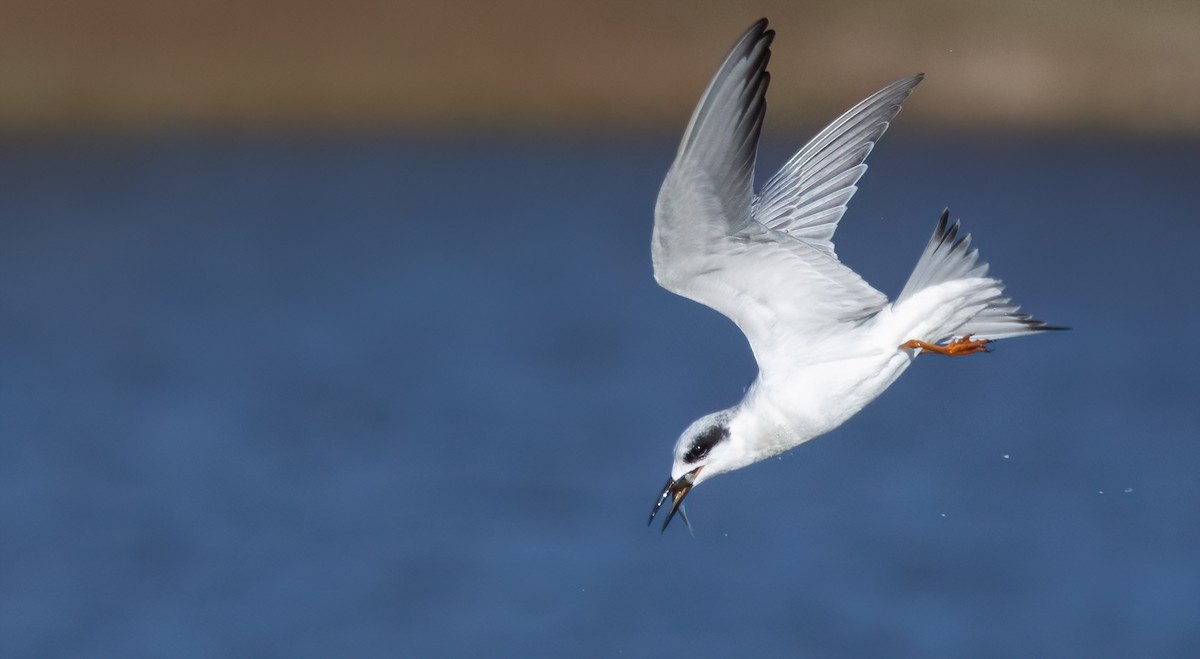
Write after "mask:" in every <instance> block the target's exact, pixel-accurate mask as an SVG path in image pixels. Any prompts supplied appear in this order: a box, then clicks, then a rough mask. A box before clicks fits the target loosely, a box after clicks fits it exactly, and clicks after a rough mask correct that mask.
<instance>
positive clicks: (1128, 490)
mask: <svg viewBox="0 0 1200 659" xmlns="http://www.w3.org/2000/svg"><path fill="white" fill-rule="evenodd" d="M1132 491H1133V488H1132V487H1127V488H1125V494H1129V493H1130V492H1132Z"/></svg>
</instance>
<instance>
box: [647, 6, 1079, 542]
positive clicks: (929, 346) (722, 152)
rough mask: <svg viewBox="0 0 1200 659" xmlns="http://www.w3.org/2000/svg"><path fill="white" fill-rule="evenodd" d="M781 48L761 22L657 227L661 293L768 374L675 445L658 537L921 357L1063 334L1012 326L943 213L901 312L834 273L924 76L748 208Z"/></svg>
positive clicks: (803, 155) (856, 119)
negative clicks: (730, 333) (854, 201)
mask: <svg viewBox="0 0 1200 659" xmlns="http://www.w3.org/2000/svg"><path fill="white" fill-rule="evenodd" d="M774 36H775V33H774V31H772V30H768V29H767V21H766V19H762V20H760V21H758V22H757V23H755V24H754V25H753V26H752V27H751V28H750V29H749V30H748V31H747V32H746V33H745V35H743V36H742V38H741V39H739V40H738V42H737V43H736V44H735V45H734V47H733V50H732V51H730V53H729V55H728V56H727V57H726V58H725V61H724V63H722V64H721V68H720V69H719V70H718V71H717V74H716V75H715V76H714V77H713V79H712V82H710V83H709V85H708V89H707V90H706V91H705V92H704V95H703V96H701V97H700V102H699V104H698V105H697V106H696V110H695V112H694V113H693V115H692V119H691V121H690V122H689V123H688V126H687V130H686V131H685V132H684V135H683V141H682V143H681V144H680V146H679V152H678V153H677V155H676V156H675V161H674V163H673V164H672V165H671V168H670V170H668V172H667V176H666V180H665V181H664V182H663V185H662V190H661V191H660V192H659V195H658V203H657V206H656V208H655V212H654V236H653V240H652V246H651V250H652V255H653V259H654V277H655V279H656V280H658V283H659V284H660V285H662V287H663V288H665V289H667V290H669V291H671V292H673V293H676V294H678V295H681V296H683V297H686V298H689V299H692V300H695V301H696V302H699V303H701V304H703V305H706V306H708V307H711V308H712V309H714V310H716V311H718V312H720V313H722V314H724V315H725V316H727V317H729V318H730V319H731V320H732V321H733V322H734V323H736V324H737V326H738V327H739V328H740V329H741V330H742V332H743V333H744V334H745V335H746V338H747V339H748V340H749V342H750V347H751V349H752V350H753V352H754V358H755V360H756V361H757V362H758V368H759V372H758V376H757V378H756V379H755V380H754V382H753V384H751V385H750V387H749V389H747V391H746V394H745V396H744V397H743V398H742V400H741V402H739V403H738V404H737V405H734V406H733V407H730V408H728V409H724V410H721V411H719V412H714V413H712V414H708V415H706V416H703V417H701V418H700V419H698V420H696V421H695V422H694V423H692V424H691V425H690V426H688V428H687V430H685V431H684V432H683V434H682V435H681V436H680V437H679V440H678V441H677V442H676V444H675V454H674V462H673V464H672V467H671V476H670V478H669V479H668V480H667V484H666V486H665V487H664V488H663V490H662V493H661V495H660V496H659V498H658V500H657V503H656V504H655V505H654V508H653V509H652V510H651V512H650V520H651V521H653V519H654V516H655V514H657V513H658V511H659V509H660V508H661V507H662V505H663V503H664V502H665V501H666V500H667V499H668V498H671V499H672V505H671V508H670V513H669V514H668V515H667V517H666V519H665V520H664V522H663V525H662V528H663V530H666V527H667V524H669V523H670V522H671V519H672V518H673V517H674V515H675V513H676V511H681V510H682V508H681V504H682V503H683V499H684V497H685V496H687V494H688V492H689V491H691V489H692V488H693V487H695V486H696V485H699V484H700V483H702V482H703V481H705V480H707V479H709V478H712V477H713V476H716V475H718V474H723V473H725V472H729V471H733V470H734V469H740V468H742V467H745V466H747V465H750V464H753V463H755V462H758V461H760V460H765V459H766V458H769V457H771V456H774V455H777V454H779V453H782V452H783V451H787V450H788V449H791V448H793V447H795V446H797V445H798V444H801V443H803V442H806V441H808V440H810V439H812V438H814V437H817V436H820V435H823V434H825V433H827V432H829V431H831V430H833V429H834V428H836V427H838V426H839V425H841V424H842V423H843V422H845V421H846V420H847V419H849V418H850V417H851V416H853V415H854V414H855V413H857V412H858V411H859V410H861V409H862V408H863V406H865V405H866V404H867V403H869V402H871V401H872V400H874V399H875V398H876V397H877V396H879V394H881V393H882V392H883V391H884V389H887V387H888V386H889V385H891V384H892V382H894V381H895V380H896V378H897V377H899V376H900V374H901V373H903V372H904V370H905V369H906V368H908V366H909V365H910V364H911V363H912V362H913V360H914V359H916V357H917V355H919V354H921V353H922V352H932V353H940V354H945V355H966V354H972V353H975V352H982V351H986V350H987V348H986V345H987V344H988V343H989V342H991V341H993V340H996V339H1003V338H1008V337H1014V336H1022V335H1026V334H1036V333H1038V332H1042V331H1045V330H1052V329H1064V328H1059V327H1051V326H1048V325H1046V324H1045V323H1043V322H1042V321H1039V320H1034V319H1032V318H1030V317H1029V316H1028V315H1026V314H1023V313H1019V312H1018V310H1017V306H1016V305H1014V304H1012V303H1011V301H1010V300H1009V298H1007V297H1005V296H1004V285H1003V284H1002V283H1001V282H1000V280H998V279H996V278H994V277H989V276H988V275H987V268H988V267H987V265H986V264H985V263H983V262H982V261H980V260H979V257H978V251H977V250H973V249H971V248H970V243H971V241H970V236H967V235H964V236H961V237H960V236H959V226H958V223H957V222H955V223H954V225H953V226H947V219H948V216H949V214H948V212H944V213H943V214H942V216H941V218H940V219H939V220H938V224H937V228H936V229H935V230H934V232H933V237H932V238H931V239H930V240H929V244H928V245H927V246H926V247H925V251H924V253H923V254H921V257H920V259H919V260H918V261H917V265H916V268H915V269H914V270H913V273H912V275H911V276H910V277H909V279H908V283H907V284H905V286H904V289H903V290H902V291H901V293H900V295H899V297H897V298H896V300H895V301H893V302H889V301H888V299H887V297H886V296H884V295H883V294H882V293H880V292H879V291H877V290H875V289H874V288H872V287H871V286H870V284H868V283H867V282H866V281H864V280H863V279H862V278H861V277H860V276H858V274H856V273H855V272H854V271H853V270H851V269H850V268H848V267H846V266H845V265H843V264H842V263H841V262H840V261H838V258H837V255H836V254H835V253H834V249H833V243H832V242H831V240H832V238H833V232H834V230H835V229H837V224H838V220H840V219H841V217H842V213H844V212H845V210H846V203H847V202H848V201H849V200H850V197H851V196H853V195H854V192H855V190H857V187H856V186H855V184H856V183H857V181H858V179H859V177H861V176H862V174H863V172H864V171H866V168H867V166H866V165H865V164H864V162H863V161H864V160H865V159H866V157H867V154H868V153H870V152H871V149H872V147H874V145H875V142H876V141H877V140H879V138H880V137H881V136H882V135H883V133H884V131H886V130H887V128H888V124H889V122H890V121H891V120H892V119H893V118H894V117H895V116H896V114H897V113H898V112H899V111H900V105H901V103H902V102H903V101H904V100H905V99H906V98H907V97H908V95H909V94H910V93H911V92H912V90H913V88H914V87H915V86H916V85H917V83H919V82H921V78H922V75H920V74H918V75H914V76H910V77H908V78H904V79H902V80H899V81H896V82H894V83H892V84H891V85H888V86H887V87H885V88H883V89H882V90H880V91H878V92H876V93H875V94H872V95H871V96H869V97H867V99H866V100H864V101H862V102H861V103H859V104H858V105H856V106H854V107H853V108H851V109H850V110H849V111H848V112H846V113H845V114H843V115H842V116H840V117H838V118H837V119H836V120H834V122H833V123H831V124H829V126H827V127H826V128H825V129H824V130H822V131H821V132H820V133H818V134H817V136H816V137H814V138H813V139H812V140H811V141H809V143H808V144H806V145H805V146H804V148H802V149H800V151H799V152H798V153H797V154H796V155H794V156H792V158H791V160H789V161H788V162H787V164H785V165H784V166H783V168H782V169H780V170H779V172H778V173H776V174H775V175H774V176H773V177H771V179H770V180H769V181H767V183H766V185H764V186H763V189H762V191H761V192H760V193H759V194H758V195H755V194H754V191H753V180H754V161H755V155H756V151H757V148H758V139H759V133H760V130H761V128H762V122H763V115H764V113H765V111H766V100H765V95H766V90H767V83H768V81H769V79H770V76H769V74H768V73H767V60H768V59H770V56H771V51H770V45H771V41H772V39H773V38H774ZM681 517H683V519H684V523H685V524H688V520H687V516H686V514H682V515H681ZM688 525H689V527H690V524H688Z"/></svg>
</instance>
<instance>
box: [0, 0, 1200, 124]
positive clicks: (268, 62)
mask: <svg viewBox="0 0 1200 659" xmlns="http://www.w3.org/2000/svg"><path fill="white" fill-rule="evenodd" d="M760 15H766V16H768V17H770V18H771V21H772V26H773V27H774V28H775V29H776V30H777V31H778V33H779V35H778V38H777V40H776V43H775V47H774V52H775V55H774V60H773V63H772V71H773V73H774V77H773V80H772V89H771V94H770V102H771V108H772V110H771V117H772V119H773V122H772V123H775V122H781V123H777V124H776V125H782V122H795V123H798V124H802V125H812V124H815V123H817V122H820V121H823V120H826V119H828V118H830V117H832V116H833V115H835V114H836V113H837V112H839V111H840V110H842V109H844V108H845V107H848V106H849V105H850V104H852V103H854V102H855V101H857V100H858V99H860V98H862V97H863V96H865V95H867V94H869V93H870V92H872V91H874V90H875V89H876V88H878V87H881V86H882V85H884V84H886V83H888V82H890V81H891V80H893V79H895V78H898V77H901V76H903V75H907V74H910V73H914V72H916V71H924V72H925V73H926V74H927V80H926V82H925V83H924V84H923V85H922V86H921V88H920V89H919V90H918V96H916V97H914V99H913V101H912V102H910V104H909V107H908V108H906V110H905V122H906V125H912V126H916V127H924V128H934V127H936V128H939V129H947V130H974V129H979V128H984V129H989V130H1006V131H1035V132H1041V131H1054V132H1059V131H1066V132H1098V131H1103V132H1115V133H1121V134H1130V135H1157V136H1172V135H1176V136H1197V135H1200V3H1198V2H1193V1H1191V0H1154V1H1153V2H1136V3H1135V2H1129V1H1121V2H1118V1H1116V0H1092V1H1087V0H1060V1H1058V2H1053V1H1042V2H1029V1H1023V0H1018V1H1011V2H1006V3H994V2H978V1H975V0H972V1H968V2H951V1H945V0H921V1H918V2H910V3H895V2H882V1H875V0H869V1H866V2H858V3H854V4H843V5H839V6H836V7H835V6H831V5H828V4H816V3H806V2H749V3H738V4H736V5H735V4H733V3H722V2H715V1H704V2H686V3H684V2H659V3H636V2H598V1H591V2H574V3H554V2H548V1H543V0H523V1H520V2H507V3H486V2H469V1H465V0H447V1H445V2H436V3H426V2H406V3H393V2H344V3H327V2H315V1H312V0H301V1H298V2H279V1H270V2H230V1H226V0H220V1H209V2H192V1H179V2H172V1H170V0H167V1H162V2H151V1H148V0H112V1H109V2H37V1H32V0H19V1H8V0H0V134H5V135H10V136H12V135H29V134H47V133H48V134H55V133H79V132H85V133H92V132H94V133H126V132H142V131H144V130H147V129H148V128H149V129H155V128H158V127H163V126H168V127H187V128H196V129H201V130H228V129H234V130H263V129H266V130H280V129H282V130H287V131H325V132H327V131H335V132H340V131H357V130H359V129H365V128H370V129H385V130H390V131H400V132H433V133H446V132H453V131H456V130H469V131H477V130H478V131H486V130H497V129H499V130H519V131H538V132H540V131H545V132H551V133H572V132H595V131H600V132H604V131H629V130H633V131H641V130H657V129H660V128H665V129H669V130H677V129H678V127H679V126H680V125H681V122H683V121H685V120H686V115H687V114H688V113H689V112H690V111H691V107H692V104H693V103H694V102H695V99H696V97H697V96H698V95H699V93H700V91H701V90H702V88H703V86H704V84H705V83H706V82H707V79H708V76H709V75H711V73H712V71H713V70H714V69H715V67H716V66H717V64H718V62H719V61H720V58H721V57H722V56H723V54H724V52H725V49H726V48H727V47H728V46H729V45H730V43H731V42H732V41H733V40H734V38H736V37H737V35H738V34H739V33H740V32H741V31H742V30H743V29H744V28H745V27H746V26H748V25H749V24H750V23H751V22H752V21H753V20H754V19H756V18H757V17H758V16H760Z"/></svg>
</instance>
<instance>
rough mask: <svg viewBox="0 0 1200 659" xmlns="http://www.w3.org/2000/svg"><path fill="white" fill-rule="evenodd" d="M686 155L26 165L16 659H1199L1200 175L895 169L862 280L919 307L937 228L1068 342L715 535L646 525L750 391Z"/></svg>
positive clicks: (1013, 355) (14, 425)
mask: <svg viewBox="0 0 1200 659" xmlns="http://www.w3.org/2000/svg"><path fill="white" fill-rule="evenodd" d="M673 138H674V136H665V137H663V138H661V139H659V138H634V137H625V138H613V139H578V140H565V141H554V140H549V139H545V138H542V139H522V138H487V137H479V136H475V137H464V138H462V139H458V140H442V141H432V140H422V139H418V138H404V137H388V138H379V139H366V138H339V139H333V138H331V139H327V140H311V139H310V140H298V139H296V140H293V139H285V138H277V139H268V138H253V139H249V138H248V139H234V138H228V137H226V138H212V139H202V138H198V137H179V138H176V137H160V138H147V139H143V140H137V141H102V140H101V141H89V140H68V141H36V140H33V141H15V142H9V143H7V144H5V146H4V148H3V149H0V357H2V359H0V533H2V535H0V644H2V645H0V654H4V655H5V656H173V657H186V656H197V657H201V656H205V657H211V656H234V655H249V656H348V655H358V656H464V655H467V654H468V653H470V654H475V655H479V656H651V655H661V654H664V653H674V654H681V655H686V656H695V657H723V656H772V655H775V656H780V655H786V656H813V657H817V656H820V657H830V656H914V657H915V656H921V657H931V656H946V657H951V656H955V657H961V656H997V657H999V656H1006V657H1023V656H1072V655H1074V656H1093V657H1101V656H1195V655H1196V654H1198V653H1200V627H1197V625H1196V612H1197V611H1200V525H1198V524H1197V520H1198V519H1200V476H1198V475H1197V474H1198V472H1200V441H1198V437H1197V426H1198V425H1200V405H1197V398H1198V394H1200V377H1198V376H1197V366H1200V363H1198V362H1200V358H1198V357H1197V355H1198V354H1200V353H1198V351H1197V350H1196V349H1195V347H1194V346H1192V345H1191V341H1190V339H1191V334H1192V333H1193V331H1194V328H1195V327H1196V326H1197V325H1198V324H1200V312H1198V311H1197V305H1196V304H1195V301H1196V284H1197V282H1198V281H1200V259H1197V257H1196V249H1197V245H1198V244H1200V226H1198V224H1197V222H1196V218H1195V208H1196V201H1197V188H1196V185H1195V183H1194V181H1193V180H1192V179H1193V177H1194V172H1195V170H1196V165H1197V162H1198V158H1200V144H1196V143H1171V142H1158V143H1139V142H1128V141H1125V142H1121V141H1104V140H1083V139H1079V140H1074V141H1071V140H1062V139H1043V138H1028V139H1021V140H1012V139H999V138H997V139H980V138H975V139H958V140H942V141H930V140H927V139H923V138H920V137H918V136H912V135H898V136H894V137H893V136H889V138H888V139H886V140H885V141H884V143H883V144H881V145H880V148H879V150H878V151H877V153H876V154H874V155H873V156H872V169H871V171H870V172H868V174H867V176H866V178H865V179H864V180H863V182H862V189H861V191H860V192H859V193H858V195H857V197H856V198H855V200H854V202H853V203H852V204H851V207H850V211H849V213H848V214H847V217H846V218H845V219H844V220H843V224H842V228H841V229H840V230H839V233H838V247H839V253H840V254H841V255H842V257H843V259H844V260H845V261H846V262H847V263H849V264H850V265H851V266H852V267H854V268H856V269H858V270H859V271H860V272H861V273H862V274H863V275H864V276H865V277H866V278H867V280H868V281H870V282H872V283H873V284H874V285H875V286H876V287H878V288H880V289H881V290H883V291H885V292H888V293H889V294H892V295H894V294H895V293H896V292H897V291H898V290H899V288H900V287H901V285H902V284H903V281H904V279H905V277H906V276H907V274H908V270H909V268H911V266H912V264H913V263H914V262H915V260H916V257H917V255H918V254H919V252H920V249H921V248H922V246H923V245H924V242H925V240H926V238H927V236H928V234H929V232H930V231H931V230H932V228H933V225H934V223H935V220H936V218H937V214H938V213H939V212H940V211H941V209H942V208H943V207H944V206H949V207H950V208H951V210H952V212H953V214H954V215H955V216H957V217H961V218H962V219H963V221H964V224H965V226H966V228H967V229H968V230H970V231H972V232H973V233H974V236H975V239H976V244H977V245H978V246H979V247H980V248H981V250H982V253H983V255H984V257H985V258H986V259H987V260H988V261H990V262H991V263H992V265H993V272H995V273H997V274H998V275H1000V276H1002V277H1003V278H1004V279H1005V281H1006V282H1007V283H1008V284H1009V290H1010V292H1011V293H1012V294H1013V295H1014V297H1015V298H1016V300H1017V301H1018V302H1020V303H1021V304H1022V305H1023V306H1024V308H1025V309H1026V310H1028V311H1030V312H1032V313H1034V314H1035V315H1037V316H1038V317H1040V318H1044V319H1046V320H1048V321H1051V322H1054V323H1062V324H1068V325H1072V326H1073V327H1074V328H1075V329H1074V331H1072V332H1070V333H1065V334H1055V335H1049V336H1042V337H1035V338H1025V339H1018V340H1014V341H1006V342H1004V343H1002V344H1000V345H998V346H997V349H996V351H995V352H994V353H993V354H991V355H984V356H978V357H972V358H969V359H961V360H944V359H937V358H922V359H920V360H919V362H918V363H917V364H916V365H915V367H914V368H912V369H910V370H909V371H908V373H906V374H905V376H904V377H903V378H901V380H900V381H899V382H898V383H897V384H896V386H894V387H893V388H892V389H891V390H889V391H888V392H887V393H886V394H885V395H884V396H883V397H882V398H881V399H880V400H878V401H877V402H876V403H874V404H873V405H871V406H870V407H868V408H867V409H866V410H865V411H864V412H863V413H861V414H860V415H858V416H857V417H855V418H854V419H852V420H851V421H850V422H848V423H847V424H846V425H845V426H843V427H842V428H840V429H838V430H837V431H835V432H834V433H832V434H831V435H829V436H826V437H824V438H821V439H818V440H816V441H814V442H811V443H809V444H806V445H804V446H802V447H800V448H798V449H796V450H794V451H792V452H791V453H790V454H787V455H785V456H783V457H781V458H780V459H778V460H772V461H769V462H767V463H764V464H760V465H757V466H754V467H752V468H749V469H746V470H743V471H741V472H737V473H734V474H731V475H727V476H725V477H722V478H718V479H715V480H714V481H710V482H708V483H706V484H705V486H704V487H702V488H699V489H698V490H697V491H696V492H695V493H694V494H693V495H692V497H691V498H690V499H689V503H690V508H689V510H690V512H691V517H692V519H693V521H694V522H695V525H696V537H695V538H691V537H688V535H687V533H686V532H684V531H683V528H682V526H680V527H679V528H674V527H673V528H672V529H670V532H669V533H667V534H665V535H659V533H658V532H657V529H653V530H648V529H647V528H646V527H645V517H646V514H647V513H648V511H649V509H650V505H651V504H652V503H653V499H654V497H655V495H656V494H657V492H658V488H659V487H661V484H662V481H663V479H664V478H665V477H666V473H667V470H668V468H669V465H670V451H671V447H672V445H673V442H674V440H675V437H676V436H677V434H678V433H679V432H680V431H681V430H682V429H683V428H684V427H685V426H686V425H687V423H688V422H690V421H691V420H692V419H694V418H695V417H697V416H699V415H700V414H703V413H705V412H708V411H711V410H714V409H718V408H720V407H724V406H726V405H729V404H731V403H733V402H734V401H736V400H737V398H738V397H739V396H740V394H741V391H742V388H743V387H744V386H745V385H746V384H747V383H748V382H749V381H750V380H751V379H752V378H753V375H754V363H753V359H752V357H751V355H750V352H749V350H748V348H747V347H746V345H745V343H744V341H743V339H742V338H741V335H740V334H739V333H738V331H737V330H736V328H735V327H733V325H732V324H731V323H729V322H728V321H726V320H725V319H723V318H721V317H720V316H718V315H717V314H715V313H713V312H710V311H709V310H707V309H704V308H702V307H700V306H699V305H696V304H693V303H691V302H688V301H686V300H682V299H680V298H676V297H674V296H672V295H670V294H668V293H666V292H665V291H662V290H661V289H659V288H657V286H656V285H655V284H654V282H653V279H652V277H651V272H650V259H649V247H648V240H649V232H650V226H651V214H652V209H653V204H654V197H655V194H656V193H657V189H658V184H659V182H660V181H661V178H662V174H663V173H664V172H665V170H666V167H667V165H668V163H669V161H670V159H671V157H672V156H673V149H674V145H673ZM771 141H772V143H779V144H782V145H798V144H799V143H800V141H801V140H800V139H782V138H774V139H772V140H771ZM786 155H787V151H786V150H780V151H767V152H764V153H763V154H762V157H761V159H760V170H762V171H760V176H761V175H762V174H769V173H770V170H773V169H774V167H775V166H777V165H778V164H780V163H781V162H782V161H783V160H784V159H785V157H786Z"/></svg>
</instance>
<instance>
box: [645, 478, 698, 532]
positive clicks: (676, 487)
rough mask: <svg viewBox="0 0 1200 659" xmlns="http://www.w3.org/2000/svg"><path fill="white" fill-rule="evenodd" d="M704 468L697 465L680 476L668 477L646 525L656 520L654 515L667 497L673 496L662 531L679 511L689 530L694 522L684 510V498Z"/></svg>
mask: <svg viewBox="0 0 1200 659" xmlns="http://www.w3.org/2000/svg"><path fill="white" fill-rule="evenodd" d="M703 468H704V467H696V468H695V469H693V470H691V471H689V472H687V473H686V474H684V475H682V476H680V477H679V478H668V479H667V484H666V485H664V486H663V491H662V494H660V495H659V497H658V501H657V502H656V503H655V504H654V507H653V508H651V509H650V519H648V520H646V526H649V525H650V523H651V522H653V521H654V516H655V515H657V514H658V510H659V508H662V505H663V503H664V502H666V500H667V497H671V498H672V501H671V511H670V512H669V513H667V518H666V519H665V520H663V525H662V531H666V530H667V525H668V524H670V523H671V520H672V519H674V518H675V513H676V512H678V513H679V517H680V519H682V520H683V523H684V524H686V525H687V527H688V530H689V531H690V530H691V528H692V524H691V522H689V521H688V518H687V513H685V512H684V511H683V507H682V506H683V498H684V497H686V496H687V494H688V492H691V491H692V486H693V484H694V483H695V482H696V474H699V473H700V470H701V469H703Z"/></svg>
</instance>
